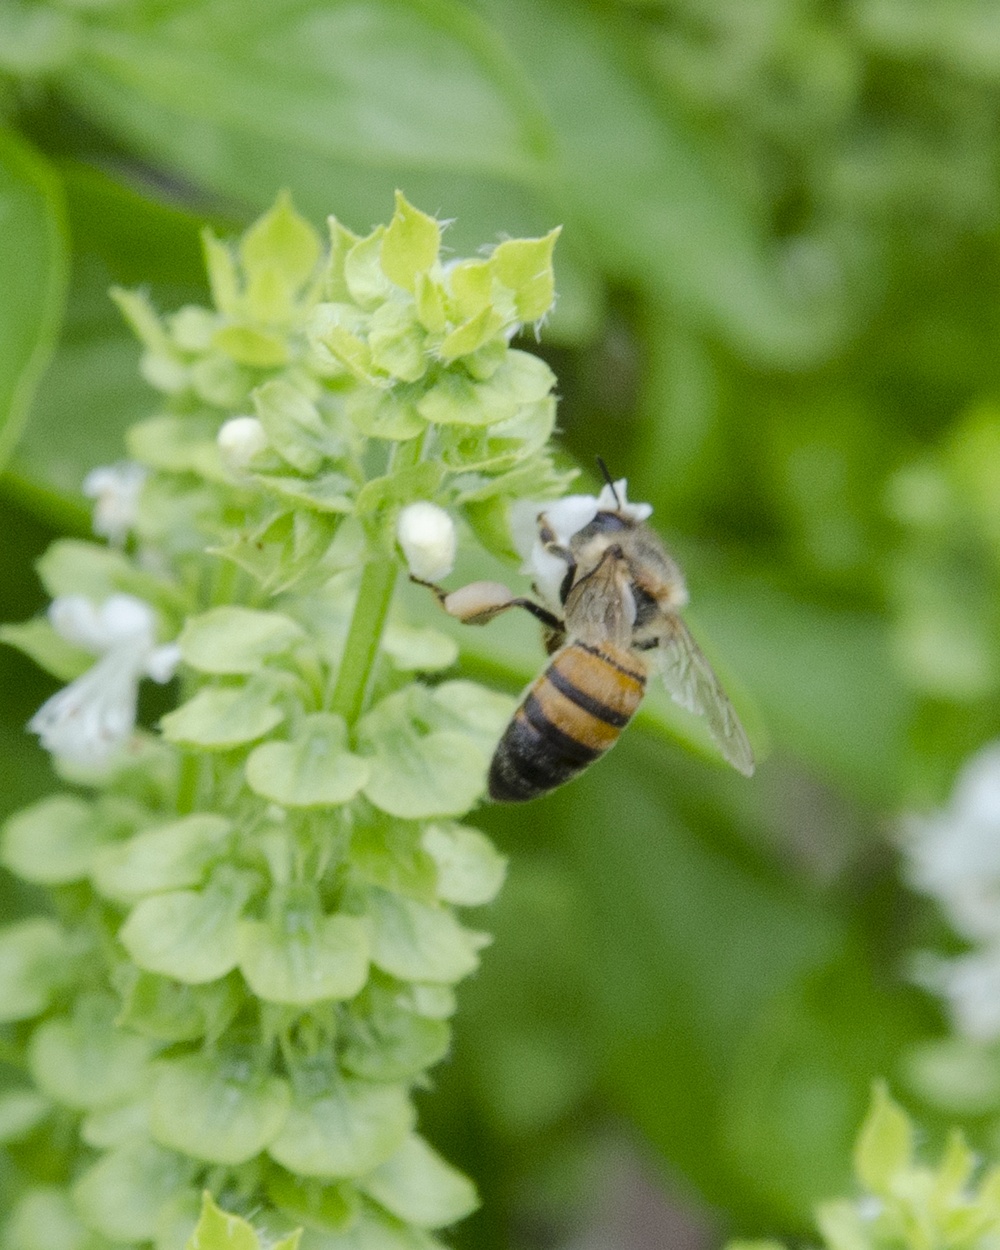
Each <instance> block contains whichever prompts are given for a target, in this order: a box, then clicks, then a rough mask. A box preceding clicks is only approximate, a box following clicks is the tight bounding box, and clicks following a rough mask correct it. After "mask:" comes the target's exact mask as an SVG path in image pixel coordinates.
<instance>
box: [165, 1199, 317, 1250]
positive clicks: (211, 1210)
mask: <svg viewBox="0 0 1000 1250" xmlns="http://www.w3.org/2000/svg"><path fill="white" fill-rule="evenodd" d="M185 1250H261V1243H260V1239H259V1238H258V1236H257V1234H256V1232H254V1229H253V1225H252V1224H249V1223H247V1221H246V1220H245V1219H243V1218H242V1217H241V1216H239V1215H232V1214H231V1213H230V1212H229V1211H223V1210H222V1208H221V1207H217V1206H216V1205H215V1203H214V1202H213V1201H212V1195H211V1194H210V1193H209V1192H208V1190H206V1191H205V1195H204V1197H203V1199H202V1207H201V1218H200V1219H199V1220H198V1223H197V1225H196V1227H195V1229H194V1232H193V1233H192V1234H191V1238H190V1240H189V1241H188V1243H187V1246H186V1247H185ZM290 1250H294V1245H293V1246H292V1247H291V1248H290Z"/></svg>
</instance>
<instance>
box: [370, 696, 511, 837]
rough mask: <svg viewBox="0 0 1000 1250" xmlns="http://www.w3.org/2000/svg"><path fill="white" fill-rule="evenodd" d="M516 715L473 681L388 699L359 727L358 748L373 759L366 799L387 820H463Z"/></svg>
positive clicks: (506, 703)
mask: <svg viewBox="0 0 1000 1250" xmlns="http://www.w3.org/2000/svg"><path fill="white" fill-rule="evenodd" d="M513 710H514V704H513V702H512V701H510V700H508V699H507V698H505V697H503V696H501V695H497V694H494V693H493V692H492V691H487V690H485V689H483V688H482V687H478V686H475V685H473V684H472V683H470V682H445V683H444V684H442V685H441V686H439V687H437V689H436V690H434V691H433V692H431V691H429V690H427V689H426V688H425V687H423V686H410V687H407V688H406V689H404V690H401V691H397V692H396V693H395V694H392V695H389V696H388V697H387V698H385V699H383V700H382V701H381V702H380V703H378V704H377V705H376V706H375V707H374V708H373V709H372V710H371V711H370V712H369V713H368V714H367V716H365V717H364V719H363V720H362V721H361V722H360V724H359V726H358V740H359V743H360V745H361V749H362V750H363V751H365V752H370V753H371V757H372V773H371V780H370V781H369V783H368V785H367V786H366V787H365V794H366V795H367V797H368V798H369V799H370V800H371V802H372V803H374V805H375V806H376V807H378V808H379V809H380V810H381V811H384V812H388V813H389V814H390V815H392V816H401V817H404V818H407V819H411V820H415V819H420V818H421V817H426V816H458V815H461V814H462V813H464V812H466V811H468V810H469V808H470V807H471V806H472V805H473V804H474V803H475V801H476V800H477V799H478V798H479V797H480V796H481V795H482V793H483V791H484V790H485V786H486V770H487V767H488V765H489V761H490V757H491V755H492V753H493V749H494V747H495V746H496V742H497V740H498V738H499V736H500V733H501V732H502V730H503V727H504V725H505V724H506V722H507V721H508V719H509V718H510V715H511V713H512V712H513Z"/></svg>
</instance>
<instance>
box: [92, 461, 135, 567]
mask: <svg viewBox="0 0 1000 1250" xmlns="http://www.w3.org/2000/svg"><path fill="white" fill-rule="evenodd" d="M148 476H149V474H148V472H147V470H146V469H145V468H143V466H142V465H141V464H135V463H133V462H132V461H130V460H123V461H122V462H121V463H120V464H113V465H102V466H101V467H100V468H97V469H91V471H90V472H89V473H88V474H87V476H86V477H85V478H84V479H83V493H84V494H85V495H86V496H87V498H88V499H93V500H94V501H95V502H94V518H93V527H94V533H95V534H99V535H100V536H101V537H102V538H106V539H107V540H108V542H110V543H111V544H112V545H113V546H115V547H121V546H123V545H124V543H125V539H126V538H127V537H128V534H129V530H131V529H132V527H133V526H134V525H135V518H136V514H137V512H138V508H139V494H140V492H141V491H142V486H143V483H144V482H145V480H146V478H147V477H148Z"/></svg>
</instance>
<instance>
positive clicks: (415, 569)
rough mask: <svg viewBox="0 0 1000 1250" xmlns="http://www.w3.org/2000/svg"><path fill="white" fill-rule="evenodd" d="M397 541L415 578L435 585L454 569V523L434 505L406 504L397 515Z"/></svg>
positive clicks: (424, 503) (441, 509) (422, 501)
mask: <svg viewBox="0 0 1000 1250" xmlns="http://www.w3.org/2000/svg"><path fill="white" fill-rule="evenodd" d="M396 538H397V540H398V542H399V545H400V547H401V548H402V550H403V555H404V556H405V557H406V563H407V565H408V566H409V569H410V572H411V573H412V574H413V576H414V577H419V578H422V579H423V580H424V581H428V582H434V581H437V580H438V579H439V578H442V577H447V575H448V574H449V573H450V572H451V570H452V569H453V568H454V566H455V548H456V535H455V523H454V521H453V520H452V519H451V517H450V516H449V515H448V513H447V512H445V510H444V508H439V507H438V506H437V504H433V503H428V502H427V501H425V500H421V501H420V502H418V503H411V504H408V505H407V506H406V507H405V508H404V509H403V510H402V512H400V514H399V519H398V521H397V523H396Z"/></svg>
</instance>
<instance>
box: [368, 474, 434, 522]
mask: <svg viewBox="0 0 1000 1250" xmlns="http://www.w3.org/2000/svg"><path fill="white" fill-rule="evenodd" d="M443 477H444V465H442V464H441V463H439V462H438V461H436V460H423V461H421V462H420V464H415V465H413V466H412V467H410V468H407V469H400V470H399V471H398V472H396V473H389V474H387V475H386V476H385V477H373V478H371V479H370V480H369V481H367V482H366V483H365V484H364V486H362V488H361V489H360V490H359V491H358V498H357V502H356V504H355V509H356V512H357V515H358V516H362V517H363V516H369V515H371V514H373V513H376V512H378V511H380V510H381V509H382V508H386V507H388V506H390V505H391V504H404V503H413V502H414V500H417V499H432V498H433V497H434V492H435V491H436V490H437V488H438V486H440V484H441V479H442V478H443Z"/></svg>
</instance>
